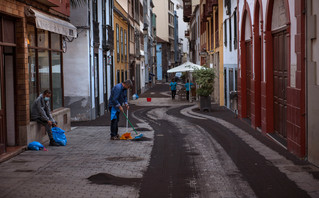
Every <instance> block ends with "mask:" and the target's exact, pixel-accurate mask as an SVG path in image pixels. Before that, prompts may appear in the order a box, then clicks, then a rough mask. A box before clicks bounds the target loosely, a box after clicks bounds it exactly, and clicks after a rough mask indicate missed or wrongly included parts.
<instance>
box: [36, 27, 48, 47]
mask: <svg viewBox="0 0 319 198" xmlns="http://www.w3.org/2000/svg"><path fill="white" fill-rule="evenodd" d="M37 30H38V31H37V32H38V47H41V48H49V32H48V31H45V30H42V29H37Z"/></svg>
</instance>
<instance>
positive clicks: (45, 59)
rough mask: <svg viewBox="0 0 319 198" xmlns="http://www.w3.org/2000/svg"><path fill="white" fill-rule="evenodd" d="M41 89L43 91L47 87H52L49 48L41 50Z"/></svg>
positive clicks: (39, 53) (39, 54)
mask: <svg viewBox="0 0 319 198" xmlns="http://www.w3.org/2000/svg"><path fill="white" fill-rule="evenodd" d="M38 56H39V57H38V59H39V60H38V61H39V86H40V87H39V88H40V89H39V90H40V92H41V93H42V92H43V91H44V90H46V89H50V70H49V52H48V51H47V50H39V52H38Z"/></svg>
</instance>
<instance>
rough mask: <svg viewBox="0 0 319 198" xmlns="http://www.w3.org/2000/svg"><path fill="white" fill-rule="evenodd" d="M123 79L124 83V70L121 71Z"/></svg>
mask: <svg viewBox="0 0 319 198" xmlns="http://www.w3.org/2000/svg"><path fill="white" fill-rule="evenodd" d="M121 77H122V79H121V80H122V82H124V70H123V69H122V71H121Z"/></svg>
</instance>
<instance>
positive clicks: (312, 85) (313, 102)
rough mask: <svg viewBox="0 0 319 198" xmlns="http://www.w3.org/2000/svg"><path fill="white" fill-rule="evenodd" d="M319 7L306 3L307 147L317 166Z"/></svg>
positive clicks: (318, 145) (312, 160)
mask: <svg viewBox="0 0 319 198" xmlns="http://www.w3.org/2000/svg"><path fill="white" fill-rule="evenodd" d="M318 7H319V2H318V1H315V0H307V1H306V13H307V15H306V18H307V19H306V21H307V22H306V32H307V34H306V46H307V48H306V51H307V54H306V57H307V59H306V61H307V62H306V65H307V67H306V70H307V72H306V76H307V80H306V84H307V86H306V88H307V91H306V93H307V95H306V104H307V107H306V112H307V115H306V118H307V123H306V124H307V136H308V137H307V139H306V141H307V143H306V145H307V157H308V160H309V161H310V162H311V163H313V164H315V165H316V166H319V144H318V141H319V123H318V115H319V103H318V98H319V87H318V85H319V69H318V67H319V57H318V56H314V55H315V54H319V43H318V39H319V20H318V19H317V20H315V16H316V15H317V16H319V10H318V9H316V8H318ZM301 8H303V7H301ZM299 14H301V13H299Z"/></svg>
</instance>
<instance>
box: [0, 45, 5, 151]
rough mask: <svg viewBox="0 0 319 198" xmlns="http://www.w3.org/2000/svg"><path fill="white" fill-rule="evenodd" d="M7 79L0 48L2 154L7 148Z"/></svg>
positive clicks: (0, 149)
mask: <svg viewBox="0 0 319 198" xmlns="http://www.w3.org/2000/svg"><path fill="white" fill-rule="evenodd" d="M4 83H5V78H4V59H3V48H2V47H1V46H0V154H2V153H4V152H5V148H6V118H5V115H6V109H5V106H6V103H5V89H4V88H5V86H4Z"/></svg>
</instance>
